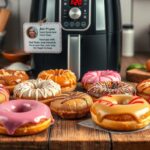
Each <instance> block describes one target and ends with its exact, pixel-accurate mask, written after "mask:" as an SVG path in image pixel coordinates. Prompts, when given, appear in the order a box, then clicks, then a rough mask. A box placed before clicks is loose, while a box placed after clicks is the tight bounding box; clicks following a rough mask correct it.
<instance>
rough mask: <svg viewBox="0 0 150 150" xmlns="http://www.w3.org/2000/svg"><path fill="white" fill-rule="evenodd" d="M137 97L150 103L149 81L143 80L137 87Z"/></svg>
mask: <svg viewBox="0 0 150 150" xmlns="http://www.w3.org/2000/svg"><path fill="white" fill-rule="evenodd" d="M136 88H137V95H139V96H141V97H143V98H144V99H146V100H147V101H148V102H149V103H150V79H147V80H144V81H142V82H140V83H139V84H138V85H137V87H136Z"/></svg>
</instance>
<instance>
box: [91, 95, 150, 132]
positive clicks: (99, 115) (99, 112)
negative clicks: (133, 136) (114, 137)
mask: <svg viewBox="0 0 150 150" xmlns="http://www.w3.org/2000/svg"><path fill="white" fill-rule="evenodd" d="M91 115H92V120H93V121H94V122H95V123H96V124H97V125H99V126H101V127H103V128H106V129H110V130H118V131H130V130H138V129H141V128H144V127H145V126H147V125H148V124H149V123H150V105H149V104H148V102H147V101H146V100H145V99H143V98H141V97H138V96H132V95H111V96H104V97H101V98H100V99H99V101H97V102H95V103H94V104H93V105H92V107H91Z"/></svg>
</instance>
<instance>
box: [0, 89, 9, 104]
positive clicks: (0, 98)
mask: <svg viewBox="0 0 150 150" xmlns="http://www.w3.org/2000/svg"><path fill="white" fill-rule="evenodd" d="M6 101H9V92H8V90H7V89H5V88H4V87H0V104H1V103H3V102H6Z"/></svg>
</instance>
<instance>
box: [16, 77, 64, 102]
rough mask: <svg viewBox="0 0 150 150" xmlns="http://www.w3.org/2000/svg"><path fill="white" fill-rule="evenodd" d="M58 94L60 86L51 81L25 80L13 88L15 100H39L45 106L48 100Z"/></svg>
mask: <svg viewBox="0 0 150 150" xmlns="http://www.w3.org/2000/svg"><path fill="white" fill-rule="evenodd" d="M60 93H61V88H60V85H59V84H57V83H55V82H54V81H52V80H42V79H37V80H34V79H32V80H27V81H25V82H22V83H20V84H18V85H16V87H15V88H14V98H15V99H17V98H18V99H31V100H39V101H41V102H43V103H45V104H47V103H48V102H49V98H51V97H54V96H56V95H59V94H60Z"/></svg>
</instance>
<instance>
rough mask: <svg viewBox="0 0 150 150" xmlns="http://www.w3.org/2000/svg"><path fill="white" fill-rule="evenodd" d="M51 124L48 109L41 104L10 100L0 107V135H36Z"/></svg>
mask: <svg viewBox="0 0 150 150" xmlns="http://www.w3.org/2000/svg"><path fill="white" fill-rule="evenodd" d="M53 123H54V119H53V117H52V115H51V112H50V109H49V107H48V106H46V105H45V104H43V103H41V102H38V101H34V100H30V101H29V100H12V101H9V102H5V103H3V104H1V105H0V134H5V135H12V136H16V135H17V136H18V135H31V134H36V133H39V132H41V131H43V130H45V129H47V128H48V127H49V126H50V125H51V124H53Z"/></svg>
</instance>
